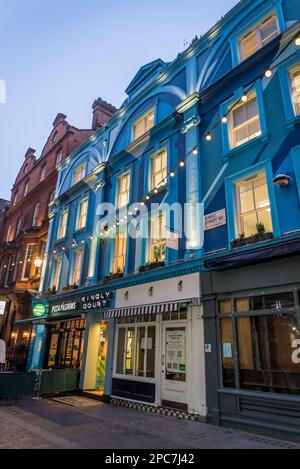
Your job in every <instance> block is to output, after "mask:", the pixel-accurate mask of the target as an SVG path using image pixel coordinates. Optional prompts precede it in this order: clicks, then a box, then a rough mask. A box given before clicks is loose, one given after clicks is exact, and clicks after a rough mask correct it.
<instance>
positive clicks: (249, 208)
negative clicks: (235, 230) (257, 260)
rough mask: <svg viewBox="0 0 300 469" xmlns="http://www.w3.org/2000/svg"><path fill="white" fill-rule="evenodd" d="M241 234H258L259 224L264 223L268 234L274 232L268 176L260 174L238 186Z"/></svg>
mask: <svg viewBox="0 0 300 469" xmlns="http://www.w3.org/2000/svg"><path fill="white" fill-rule="evenodd" d="M237 199H238V212H239V229H240V234H241V233H244V234H245V236H246V237H247V236H251V235H254V234H256V233H257V231H258V230H257V224H258V223H262V224H263V225H264V228H265V231H266V232H272V231H273V227H272V218H271V207H270V200H269V193H268V186H267V181H266V176H265V175H264V174H260V175H258V176H255V177H253V178H252V179H247V180H244V181H241V182H239V183H238V184H237Z"/></svg>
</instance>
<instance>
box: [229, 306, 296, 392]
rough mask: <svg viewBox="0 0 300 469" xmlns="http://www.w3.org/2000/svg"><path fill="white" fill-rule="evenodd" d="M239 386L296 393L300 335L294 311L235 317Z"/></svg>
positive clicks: (265, 390) (257, 389)
mask: <svg viewBox="0 0 300 469" xmlns="http://www.w3.org/2000/svg"><path fill="white" fill-rule="evenodd" d="M238 340H239V362H240V381H241V387H242V388H243V389H250V390H255V391H264V392H272V393H281V394H300V335H299V330H298V326H297V320H296V315H293V314H277V315H274V316H262V317H251V318H239V319H238Z"/></svg>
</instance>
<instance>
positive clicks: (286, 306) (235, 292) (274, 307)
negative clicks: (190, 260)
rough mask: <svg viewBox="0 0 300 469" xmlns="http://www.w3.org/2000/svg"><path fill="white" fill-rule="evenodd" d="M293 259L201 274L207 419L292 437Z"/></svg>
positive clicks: (298, 345)
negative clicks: (207, 349) (209, 350)
mask: <svg viewBox="0 0 300 469" xmlns="http://www.w3.org/2000/svg"><path fill="white" fill-rule="evenodd" d="M299 261H300V258H299V256H295V257H290V258H286V259H280V260H274V261H271V262H267V263H263V264H259V265H252V266H244V267H240V268H236V269H231V270H224V271H218V272H217V271H216V272H210V273H204V274H203V276H202V279H203V281H202V288H203V300H204V318H205V341H206V343H207V344H209V345H210V348H211V353H207V354H206V368H207V395H208V408H209V420H210V421H212V422H214V423H216V424H222V425H231V426H232V425H236V426H238V427H244V428H247V429H251V427H252V428H253V427H255V429H256V431H257V430H259V429H261V430H262V431H263V432H267V431H269V432H270V433H271V434H273V435H278V436H280V435H282V434H285V435H286V434H289V435H290V437H292V436H295V435H298V436H297V438H299V436H300V332H299V331H300V275H299V268H298V266H299ZM215 363H218V366H217V367H216V366H214V364H215ZM218 370H219V372H218Z"/></svg>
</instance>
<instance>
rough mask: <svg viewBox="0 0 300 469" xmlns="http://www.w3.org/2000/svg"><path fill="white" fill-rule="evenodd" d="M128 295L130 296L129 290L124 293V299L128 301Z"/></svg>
mask: <svg viewBox="0 0 300 469" xmlns="http://www.w3.org/2000/svg"><path fill="white" fill-rule="evenodd" d="M128 297H129V292H128V291H126V292H125V293H124V300H125V301H127V300H128Z"/></svg>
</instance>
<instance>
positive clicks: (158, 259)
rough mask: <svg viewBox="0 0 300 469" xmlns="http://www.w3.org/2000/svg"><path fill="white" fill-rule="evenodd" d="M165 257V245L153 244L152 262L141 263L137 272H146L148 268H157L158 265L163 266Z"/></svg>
mask: <svg viewBox="0 0 300 469" xmlns="http://www.w3.org/2000/svg"><path fill="white" fill-rule="evenodd" d="M165 257H166V246H165V245H160V246H154V251H153V258H154V261H153V262H147V263H146V265H142V266H140V268H139V272H147V271H148V270H152V269H157V268H158V267H164V265H165V260H164V259H165Z"/></svg>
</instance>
